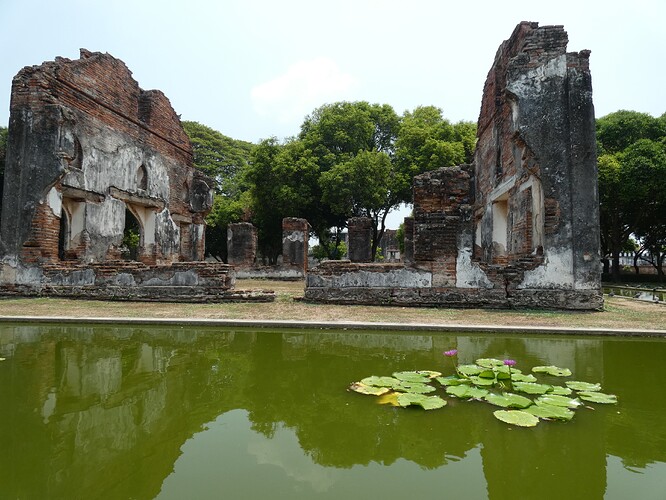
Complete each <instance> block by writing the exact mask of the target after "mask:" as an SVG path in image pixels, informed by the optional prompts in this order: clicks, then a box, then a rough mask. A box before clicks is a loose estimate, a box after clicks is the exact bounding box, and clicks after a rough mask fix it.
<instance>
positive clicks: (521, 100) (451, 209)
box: [305, 22, 603, 310]
mask: <svg viewBox="0 0 666 500" xmlns="http://www.w3.org/2000/svg"><path fill="white" fill-rule="evenodd" d="M567 41H568V39H567V33H566V32H565V31H564V29H563V28H562V27H561V26H541V27H540V26H539V25H538V23H532V22H523V23H520V24H519V25H518V26H517V27H516V29H515V30H514V32H513V34H512V35H511V37H510V38H509V39H508V40H506V41H505V42H503V43H502V45H501V46H500V47H499V50H498V51H497V55H496V56H495V61H494V63H493V66H492V68H491V69H490V71H489V73H488V77H487V80H486V83H485V86H484V92H483V99H482V103H481V112H480V116H479V121H478V131H477V139H478V140H477V146H476V151H475V155H474V162H473V164H472V165H460V166H457V167H451V168H443V169H439V170H436V171H432V172H427V173H425V174H422V175H420V176H418V177H416V178H415V180H414V185H413V196H414V216H413V218H409V219H407V220H406V224H405V232H406V236H405V245H406V248H405V255H404V258H403V264H387V263H376V264H372V263H369V264H364V263H356V262H349V261H329V262H325V263H323V264H322V265H320V266H319V267H317V268H316V269H313V270H311V271H310V272H309V274H308V277H307V284H306V291H305V298H306V299H307V300H311V301H324V302H336V303H354V304H395V305H415V306H416V305H420V306H451V307H498V308H502V307H524V308H528V307H536V308H556V309H582V310H585V309H598V308H600V307H601V306H602V303H603V299H602V292H601V267H600V257H599V202H598V192H597V170H596V143H595V121H594V109H593V104H592V84H591V78H590V71H589V66H588V59H589V55H590V52H589V51H587V50H583V51H581V52H570V53H567V52H566V47H567Z"/></svg>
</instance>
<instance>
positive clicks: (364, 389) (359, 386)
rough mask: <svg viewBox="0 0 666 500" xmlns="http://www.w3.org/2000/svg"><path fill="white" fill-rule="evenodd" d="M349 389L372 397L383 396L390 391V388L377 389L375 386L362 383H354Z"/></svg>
mask: <svg viewBox="0 0 666 500" xmlns="http://www.w3.org/2000/svg"><path fill="white" fill-rule="evenodd" d="M349 388H350V389H351V390H352V391H354V392H358V393H359V394H368V395H370V396H381V395H382V394H386V393H387V392H389V391H390V389H389V388H388V387H375V386H374V385H366V384H364V383H362V382H354V383H353V384H352V385H350V386H349Z"/></svg>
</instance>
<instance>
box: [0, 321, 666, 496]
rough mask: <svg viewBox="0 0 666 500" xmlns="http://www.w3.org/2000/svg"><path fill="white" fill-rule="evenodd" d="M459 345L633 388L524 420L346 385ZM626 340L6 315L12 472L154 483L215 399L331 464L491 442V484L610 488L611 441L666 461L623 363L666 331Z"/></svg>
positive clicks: (63, 481) (0, 370)
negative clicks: (141, 324)
mask: <svg viewBox="0 0 666 500" xmlns="http://www.w3.org/2000/svg"><path fill="white" fill-rule="evenodd" d="M452 346H457V348H458V349H459V350H460V352H461V361H471V360H473V359H476V358H477V357H487V356H499V357H502V356H511V357H514V358H517V359H520V364H521V365H523V364H525V365H528V366H533V365H536V364H549V363H550V362H557V363H558V364H561V365H564V366H568V367H570V368H571V369H572V370H574V373H576V374H581V378H585V379H588V380H599V381H601V382H602V383H603V384H604V385H605V386H607V387H609V388H611V389H612V390H613V391H614V392H617V393H618V394H620V395H621V397H622V399H623V404H622V405H621V406H620V407H618V408H611V409H609V408H598V409H597V411H595V412H591V411H588V412H587V413H586V412H584V411H583V410H581V411H579V413H578V414H577V416H576V418H575V419H574V421H572V422H571V423H569V424H557V423H552V424H544V425H541V426H539V427H537V428H536V429H533V430H529V431H526V432H523V431H521V430H520V429H512V430H510V429H509V428H508V427H507V426H505V425H504V424H501V423H499V422H497V421H496V420H495V419H494V418H493V417H492V415H491V414H490V413H491V411H492V409H493V408H492V407H485V406H483V405H481V403H463V402H456V401H451V402H450V407H447V408H445V409H443V410H441V411H437V412H430V413H423V412H418V411H410V410H399V409H391V408H387V407H384V406H380V405H376V404H375V403H374V401H373V400H372V398H364V397H362V396H359V395H356V394H350V393H348V392H346V391H345V390H344V388H345V387H346V385H348V384H349V382H350V381H352V380H356V379H359V378H362V377H363V376H366V375H368V374H372V373H377V374H386V373H390V372H391V371H393V370H395V369H413V368H419V367H420V368H434V369H441V370H442V371H445V366H444V365H445V363H446V361H443V360H442V355H441V352H442V350H444V349H446V348H450V347H452ZM629 347H630V348H628V342H627V341H622V340H613V339H609V340H603V341H602V340H595V339H585V340H578V339H568V338H567V339H563V338H557V339H552V338H526V337H524V336H521V337H506V336H501V337H495V336H493V337H491V336H471V335H460V336H457V337H456V336H445V335H425V334H408V333H395V334H377V333H364V332H349V331H347V332H301V331H298V332H285V333H277V332H265V331H264V332H252V331H219V330H199V331H196V330H188V329H181V328H173V329H165V328H136V329H131V328H105V327H94V328H84V327H80V328H63V327H57V326H50V327H49V326H41V327H33V326H3V327H2V328H1V329H0V357H5V358H7V359H6V361H3V362H0V398H1V400H2V401H3V405H2V406H1V407H0V429H1V430H0V433H1V435H0V441H1V442H2V443H3V449H2V452H0V461H1V463H0V484H2V485H3V492H4V493H5V494H6V495H7V496H9V497H12V498H16V497H20V498H24V497H27V498H45V497H53V498H65V497H68V498H72V497H76V496H77V495H78V496H81V497H91V496H94V492H95V491H99V490H103V491H106V492H108V493H109V495H108V496H110V497H117V498H121V497H122V498H129V497H134V498H153V497H154V496H155V495H156V494H157V493H158V492H159V491H160V487H161V484H162V483H163V481H164V479H165V478H166V477H167V476H168V475H169V474H171V471H172V469H173V467H174V463H176V461H177V460H178V457H179V456H180V455H181V453H182V447H183V444H184V443H185V442H186V441H188V440H189V439H190V438H192V437H193V436H194V435H196V434H198V433H201V432H202V431H203V427H202V426H204V425H205V424H207V423H208V422H211V421H213V420H215V419H216V418H217V417H218V416H219V415H223V414H226V413H228V412H230V411H231V410H244V411H246V412H247V415H248V418H249V421H250V423H251V426H252V429H253V430H254V431H255V432H259V433H261V434H262V435H263V436H265V438H266V439H271V437H272V436H273V435H274V433H275V432H276V431H277V430H278V428H280V429H288V430H289V431H290V432H293V433H294V435H295V436H296V437H297V439H298V443H299V445H300V447H301V448H302V450H303V453H305V454H306V455H307V456H309V457H310V458H311V460H312V461H313V462H314V463H315V464H318V465H319V466H325V467H332V468H335V469H343V470H344V469H349V468H353V467H355V466H357V465H365V466H367V465H369V464H381V465H382V466H384V467H391V466H393V465H396V464H398V463H400V462H402V461H404V460H407V461H410V462H413V463H416V464H418V465H419V466H420V467H421V468H423V469H436V468H440V467H447V464H449V463H450V462H451V461H454V462H455V461H458V460H466V459H467V457H473V456H478V453H479V451H480V454H481V458H482V461H483V469H482V470H480V469H479V470H478V471H477V472H476V473H477V474H483V475H484V476H485V481H486V482H487V487H488V495H489V497H490V498H495V499H497V498H505V497H508V495H507V492H509V493H510V494H511V495H513V494H515V491H517V490H520V491H523V492H535V491H543V488H547V489H548V491H549V492H553V494H555V493H557V494H558V495H560V494H561V495H567V494H568V496H570V495H571V492H572V491H574V490H573V488H574V486H573V485H575V488H576V489H575V491H576V492H577V493H578V494H580V496H581V497H582V496H584V497H586V498H599V497H601V496H603V492H604V490H605V488H606V469H605V464H606V456H607V455H615V456H618V457H621V458H622V460H623V461H624V462H625V463H626V465H628V466H631V467H635V468H641V467H645V466H646V465H647V464H650V463H653V462H666V455H665V453H664V450H666V428H665V427H664V421H663V418H662V419H661V420H660V419H659V418H658V417H657V415H659V414H663V412H664V411H666V406H664V402H663V401H660V400H655V399H654V398H648V397H645V394H644V393H643V392H645V393H649V391H650V387H649V386H647V387H646V388H645V389H640V388H638V389H637V388H636V387H635V386H636V384H635V383H634V381H633V379H632V378H631V377H630V376H629V375H630V372H629V371H627V369H624V367H625V366H626V364H625V361H626V360H630V359H634V358H633V355H632V354H631V352H630V351H632V350H634V349H638V355H639V356H640V358H641V360H642V362H643V363H644V366H646V367H650V366H655V365H656V364H658V363H659V362H660V360H661V359H663V356H664V354H665V352H664V350H665V349H666V344H664V343H663V342H661V343H658V341H657V342H654V341H653V342H645V343H641V341H637V342H632V343H631V345H630V346H629ZM646 369H647V368H646ZM646 378H649V377H646ZM478 405H481V407H479V406H478ZM647 410H649V411H647ZM617 411H620V413H617ZM203 432H204V435H205V431H203ZM262 449H263V448H262ZM220 453H223V450H221V451H220ZM257 453H258V452H257ZM479 477H481V476H479ZM526 494H527V493H526ZM528 496H529V495H528Z"/></svg>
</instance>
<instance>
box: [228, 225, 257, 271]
mask: <svg viewBox="0 0 666 500" xmlns="http://www.w3.org/2000/svg"><path fill="white" fill-rule="evenodd" d="M256 259H257V228H256V227H254V226H253V225H252V224H250V223H249V222H237V223H234V224H229V225H228V226H227V262H228V263H229V264H231V265H233V266H236V267H238V268H246V267H252V266H254V263H255V261H256Z"/></svg>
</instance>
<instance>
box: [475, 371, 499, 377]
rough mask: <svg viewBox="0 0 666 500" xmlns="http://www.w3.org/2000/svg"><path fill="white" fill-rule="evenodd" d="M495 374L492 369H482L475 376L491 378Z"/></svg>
mask: <svg viewBox="0 0 666 500" xmlns="http://www.w3.org/2000/svg"><path fill="white" fill-rule="evenodd" d="M496 376H497V374H496V373H495V372H494V371H492V370H483V371H482V372H481V373H479V374H478V375H477V377H481V378H492V379H494V378H495V377H496Z"/></svg>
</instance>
